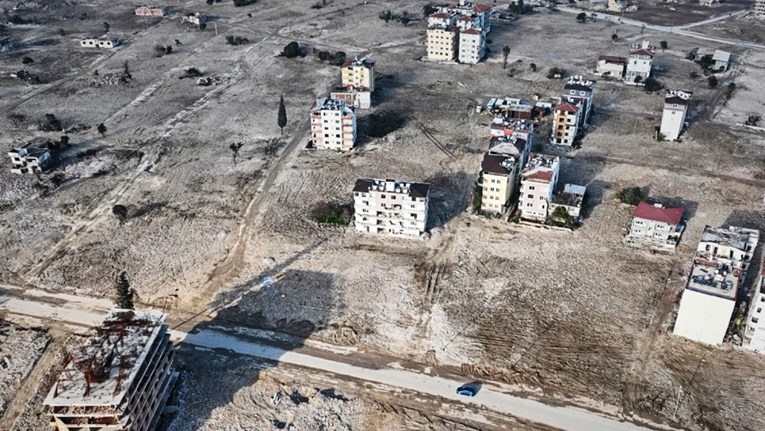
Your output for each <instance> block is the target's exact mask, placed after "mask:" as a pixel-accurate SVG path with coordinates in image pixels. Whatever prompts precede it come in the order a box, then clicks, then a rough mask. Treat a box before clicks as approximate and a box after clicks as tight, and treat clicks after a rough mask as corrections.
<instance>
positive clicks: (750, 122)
mask: <svg viewBox="0 0 765 431" xmlns="http://www.w3.org/2000/svg"><path fill="white" fill-rule="evenodd" d="M758 124H760V116H759V115H754V114H753V115H750V116H748V117H746V125H747V126H757V125H758Z"/></svg>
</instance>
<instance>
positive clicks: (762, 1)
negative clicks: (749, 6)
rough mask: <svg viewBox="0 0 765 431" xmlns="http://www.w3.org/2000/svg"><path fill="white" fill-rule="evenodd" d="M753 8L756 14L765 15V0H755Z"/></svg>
mask: <svg viewBox="0 0 765 431" xmlns="http://www.w3.org/2000/svg"><path fill="white" fill-rule="evenodd" d="M753 10H754V14H755V15H765V0H755V1H754V8H753Z"/></svg>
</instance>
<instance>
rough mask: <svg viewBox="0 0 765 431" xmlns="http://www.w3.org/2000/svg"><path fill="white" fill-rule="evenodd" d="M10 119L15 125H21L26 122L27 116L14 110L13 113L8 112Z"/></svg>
mask: <svg viewBox="0 0 765 431" xmlns="http://www.w3.org/2000/svg"><path fill="white" fill-rule="evenodd" d="M8 120H9V121H10V122H11V123H13V127H19V126H21V125H22V124H24V122H25V121H26V120H27V117H26V116H24V115H23V114H17V113H15V112H14V113H13V114H8Z"/></svg>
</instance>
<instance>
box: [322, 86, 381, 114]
mask: <svg viewBox="0 0 765 431" xmlns="http://www.w3.org/2000/svg"><path fill="white" fill-rule="evenodd" d="M329 98H330V99H336V100H342V101H343V102H345V104H346V105H348V106H353V107H354V108H359V109H369V108H371V107H372V93H370V92H369V91H367V90H358V89H356V88H354V87H336V88H335V89H334V90H333V91H332V92H331V93H329Z"/></svg>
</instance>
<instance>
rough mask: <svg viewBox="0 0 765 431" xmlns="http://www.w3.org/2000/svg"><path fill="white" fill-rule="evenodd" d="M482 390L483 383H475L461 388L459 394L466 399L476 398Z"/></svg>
mask: <svg viewBox="0 0 765 431" xmlns="http://www.w3.org/2000/svg"><path fill="white" fill-rule="evenodd" d="M480 390H481V383H480V382H473V383H467V384H464V385H462V386H460V387H459V388H457V393H458V394H460V395H462V396H466V397H474V396H476V394H477V393H478V391H480Z"/></svg>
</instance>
